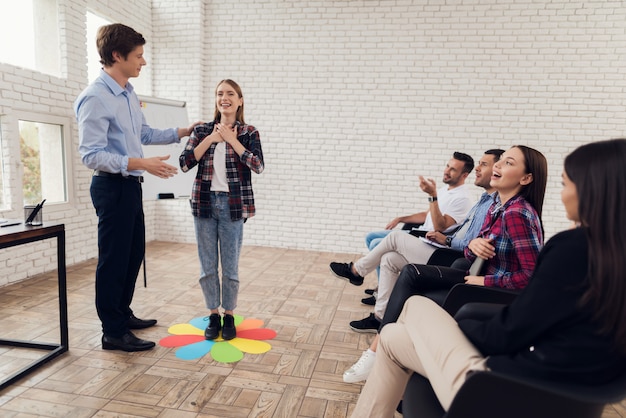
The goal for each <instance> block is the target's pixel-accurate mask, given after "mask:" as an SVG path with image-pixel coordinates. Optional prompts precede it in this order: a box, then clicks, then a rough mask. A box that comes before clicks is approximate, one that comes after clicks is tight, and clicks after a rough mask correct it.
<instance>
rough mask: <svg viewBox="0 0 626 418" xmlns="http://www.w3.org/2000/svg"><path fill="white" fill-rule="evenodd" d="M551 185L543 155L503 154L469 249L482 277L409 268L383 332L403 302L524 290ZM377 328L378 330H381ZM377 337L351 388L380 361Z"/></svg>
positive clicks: (518, 150) (350, 377)
mask: <svg viewBox="0 0 626 418" xmlns="http://www.w3.org/2000/svg"><path fill="white" fill-rule="evenodd" d="M547 180H548V164H547V161H546V158H545V157H544V155H543V154H541V153H540V152H539V151H537V150H534V149H532V148H529V147H526V146H523V145H517V146H514V147H512V148H510V149H509V150H507V151H505V152H504V154H502V156H501V157H500V160H499V161H498V162H496V163H495V164H494V166H493V174H492V176H491V183H490V184H491V186H492V187H493V188H494V189H495V190H496V191H497V192H498V193H497V197H496V201H495V202H494V203H493V205H492V207H491V208H490V211H489V213H488V214H487V217H486V218H485V222H484V224H483V226H482V228H481V231H480V233H479V234H478V237H477V238H474V239H473V240H472V241H470V243H469V245H468V246H467V247H466V248H465V258H466V260H467V267H469V265H470V264H471V263H472V262H473V261H474V260H475V259H476V258H477V257H480V258H481V259H483V260H484V263H483V265H482V268H481V270H480V271H481V273H482V274H481V275H469V274H468V271H467V270H466V269H465V268H452V267H440V266H427V265H419V264H408V265H406V266H405V267H404V268H403V269H402V272H401V273H400V276H399V277H398V281H397V282H396V284H395V286H394V288H393V291H392V292H391V296H390V297H389V303H388V304H387V310H386V311H385V316H384V317H383V320H382V322H381V326H380V329H382V327H384V326H385V325H386V324H388V323H390V322H396V320H397V319H398V317H399V316H400V312H401V311H402V308H403V306H404V302H406V300H407V299H408V298H409V297H411V296H413V295H421V294H423V293H424V292H427V291H431V290H437V289H451V288H452V287H453V286H454V285H455V284H457V283H463V282H465V283H468V284H475V285H481V286H494V287H503V288H508V289H523V288H524V287H525V286H526V285H527V284H528V280H529V279H530V276H531V274H532V272H533V269H534V268H535V263H536V262H537V256H538V255H539V251H540V250H541V248H542V247H543V227H542V225H541V209H542V207H543V199H544V194H545V190H546V183H547ZM380 329H379V331H380ZM378 341H379V335H377V336H376V338H375V339H374V341H373V342H372V345H371V346H370V348H369V349H368V350H367V351H365V352H363V354H362V356H361V358H360V359H359V361H358V362H357V363H355V364H354V365H353V366H352V367H351V368H350V369H348V370H347V371H346V372H345V373H344V381H346V382H349V383H354V382H359V381H363V380H366V379H367V376H368V375H369V372H370V370H371V369H372V367H373V365H374V360H375V358H376V349H377V346H378Z"/></svg>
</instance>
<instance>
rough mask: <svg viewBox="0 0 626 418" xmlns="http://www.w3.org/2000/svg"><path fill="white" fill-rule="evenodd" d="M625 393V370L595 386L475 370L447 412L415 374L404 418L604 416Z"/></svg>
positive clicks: (404, 408) (409, 388)
mask: <svg viewBox="0 0 626 418" xmlns="http://www.w3.org/2000/svg"><path fill="white" fill-rule="evenodd" d="M625 396H626V374H624V375H623V376H621V377H619V378H618V379H616V380H614V381H612V382H609V383H606V384H603V385H596V386H579V385H569V384H564V383H553V382H545V381H537V380H531V379H521V378H516V377H511V376H506V375H503V374H500V373H495V372H475V373H472V374H471V375H470V376H469V377H468V378H467V380H466V381H465V383H464V384H463V386H461V389H460V390H459V392H458V393H457V395H456V396H455V397H454V400H453V401H452V404H451V405H450V408H449V409H448V412H445V411H444V410H443V408H442V407H441V405H440V404H439V401H438V400H437V398H436V396H435V393H434V392H433V390H432V387H431V386H430V383H429V382H428V380H427V379H425V378H424V377H422V376H421V375H419V374H417V373H413V375H412V376H411V378H410V379H409V383H408V384H407V387H406V390H405V392H404V399H403V401H402V414H403V416H404V417H405V418H412V417H420V418H435V417H436V418H473V417H477V418H478V417H480V418H530V417H532V418H555V417H567V418H600V417H601V416H602V411H603V409H604V406H605V405H607V404H611V403H616V402H619V401H621V400H622V399H623V398H624V397H625Z"/></svg>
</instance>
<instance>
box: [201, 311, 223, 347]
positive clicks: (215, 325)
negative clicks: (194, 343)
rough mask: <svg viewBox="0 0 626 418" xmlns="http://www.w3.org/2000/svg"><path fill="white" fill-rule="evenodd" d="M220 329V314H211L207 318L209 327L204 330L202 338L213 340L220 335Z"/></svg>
mask: <svg viewBox="0 0 626 418" xmlns="http://www.w3.org/2000/svg"><path fill="white" fill-rule="evenodd" d="M221 329H222V317H221V316H220V314H216V313H214V314H211V315H210V316H209V325H207V327H206V329H205V330H204V338H205V339H207V340H214V339H216V338H217V337H218V335H220V330H221Z"/></svg>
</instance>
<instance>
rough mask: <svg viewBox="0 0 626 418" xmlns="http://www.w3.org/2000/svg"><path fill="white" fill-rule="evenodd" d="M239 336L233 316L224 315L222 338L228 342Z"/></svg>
mask: <svg viewBox="0 0 626 418" xmlns="http://www.w3.org/2000/svg"><path fill="white" fill-rule="evenodd" d="M236 336H237V329H235V318H234V317H233V316H232V315H229V314H226V315H224V326H223V327H222V338H223V339H225V340H226V341H228V340H232V339H233V338H235V337H236Z"/></svg>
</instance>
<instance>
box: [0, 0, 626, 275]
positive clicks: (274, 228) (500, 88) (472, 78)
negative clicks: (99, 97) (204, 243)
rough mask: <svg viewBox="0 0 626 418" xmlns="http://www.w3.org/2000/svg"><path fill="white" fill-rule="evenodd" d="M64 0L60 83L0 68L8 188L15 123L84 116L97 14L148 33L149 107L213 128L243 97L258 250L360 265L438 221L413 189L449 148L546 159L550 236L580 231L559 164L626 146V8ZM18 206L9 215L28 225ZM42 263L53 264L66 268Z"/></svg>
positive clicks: (85, 175)
mask: <svg viewBox="0 0 626 418" xmlns="http://www.w3.org/2000/svg"><path fill="white" fill-rule="evenodd" d="M59 3H60V16H59V20H60V22H61V37H62V41H63V47H62V48H61V50H62V53H63V60H62V61H63V63H64V64H63V67H64V76H63V77H61V78H55V77H50V76H46V75H41V74H38V73H36V72H33V71H29V70H24V69H21V68H15V67H11V66H8V65H4V64H0V72H1V77H0V88H1V94H0V115H2V116H1V123H2V126H1V128H2V136H3V155H4V158H7V160H8V164H6V162H7V161H6V160H5V179H14V178H15V176H16V174H15V173H14V172H12V170H14V168H9V169H7V167H15V160H14V158H16V157H12V156H15V155H18V154H15V153H14V151H15V146H14V145H11V144H13V143H14V142H15V132H13V131H12V130H11V127H10V122H11V117H12V112H13V111H14V109H26V110H37V111H50V112H52V113H54V114H59V115H63V116H67V115H72V111H71V103H72V101H73V100H74V98H75V97H76V95H77V94H78V93H79V92H80V90H81V89H82V88H83V87H84V86H85V83H86V76H87V75H86V67H85V64H84V48H85V44H86V43H89V45H90V46H91V47H93V42H94V40H91V39H90V40H85V39H84V37H85V24H84V21H83V20H84V13H85V11H86V10H87V8H89V10H91V11H94V12H96V13H97V14H99V15H102V16H105V17H107V18H109V19H112V20H117V21H121V22H123V23H126V24H129V25H130V26H133V27H134V28H135V29H137V30H138V31H140V32H141V33H143V35H144V36H145V37H146V39H147V40H148V44H147V45H146V55H147V56H148V64H149V65H148V67H146V70H144V71H142V77H149V78H151V79H152V94H153V95H155V96H158V97H164V98H170V99H177V100H185V101H187V103H188V111H189V117H190V119H191V120H197V119H203V120H208V119H210V118H211V117H212V115H213V106H214V104H213V90H214V88H215V84H216V83H217V82H218V81H219V80H221V79H223V78H233V79H234V80H236V81H237V82H238V83H240V85H241V86H242V88H243V91H244V96H245V101H246V120H247V121H248V122H249V123H251V124H253V125H255V126H256V127H257V128H258V129H259V131H260V133H261V139H262V142H263V147H264V153H265V161H266V171H265V172H264V173H263V174H262V175H261V176H255V178H254V182H255V194H256V199H257V213H258V215H257V216H256V217H255V218H253V219H252V220H250V221H249V222H248V223H246V226H245V244H247V245H269V246H278V247H289V248H299V249H313V250H327V251H336V252H358V253H360V252H363V251H364V245H363V237H364V235H365V233H367V232H368V231H370V230H374V229H380V228H382V227H383V226H384V225H385V224H386V223H387V222H388V221H389V220H390V219H391V218H393V217H394V216H396V215H400V214H408V213H411V212H415V211H418V210H422V209H425V208H426V202H425V198H424V195H423V193H421V192H420V191H419V190H418V188H417V187H416V177H417V176H418V175H420V174H423V175H427V176H432V177H435V178H436V179H437V180H438V181H439V182H440V179H441V172H442V169H443V165H444V163H445V161H446V160H447V159H448V158H449V156H450V155H451V153H452V152H453V151H455V150H462V151H465V152H468V153H470V154H471V155H473V156H474V157H475V158H476V159H477V158H479V157H480V155H481V154H482V151H484V150H485V149H487V148H493V147H501V148H508V147H510V146H511V145H514V144H525V145H529V146H532V147H535V148H537V149H539V150H540V151H542V152H543V153H544V154H545V155H546V157H547V158H548V160H549V163H550V180H549V186H548V193H547V198H546V201H545V205H544V224H545V229H546V232H547V234H548V235H549V236H550V235H552V234H554V233H555V232H557V231H558V230H560V229H563V228H565V227H566V226H567V224H568V223H567V221H566V220H565V217H564V211H563V210H562V208H561V204H560V200H559V188H560V173H561V164H562V159H563V157H564V155H565V154H567V153H568V152H569V151H571V150H572V149H573V148H575V147H576V146H578V145H580V144H582V143H585V142H589V141H596V140H602V139H607V138H611V137H618V136H626V133H625V132H626V118H625V115H626V112H625V111H626V109H625V107H626V69H625V67H624V65H623V63H624V62H626V5H624V2H622V1H590V2H584V3H579V2H570V1H566V0H561V1H554V0H552V1H548V0H516V1H512V0H511V1H501V0H498V1H496V0H462V1H457V2H452V3H453V4H441V3H443V2H435V1H425V0H424V1H419V2H416V1H399V0H398V1H391V0H389V1H388V0H381V1H330V0H327V1H299V2H285V1H279V0H267V1H264V2H258V1H254V0H242V1H237V2H207V1H201V0H180V1H166V0H152V1H150V0H124V1H121V0H107V1H96V0H88V1H87V0H59ZM447 3H450V2H447ZM72 120H73V115H72ZM72 132H73V138H71V142H72V145H73V148H74V151H75V150H76V147H77V143H78V139H77V137H76V127H75V126H73V129H72ZM7 150H8V151H10V152H8V151H7ZM8 154H9V155H8ZM72 161H73V163H74V165H75V167H76V170H75V173H74V184H75V188H76V190H75V193H76V195H77V198H76V201H75V202H73V205H72V209H71V210H70V211H69V212H67V213H58V214H57V213H50V211H48V212H47V213H46V214H45V216H46V220H62V221H63V222H65V223H66V227H67V231H68V232H67V234H68V238H67V246H68V248H67V257H68V264H72V263H76V262H79V261H83V260H85V259H88V258H91V257H95V256H96V254H97V248H96V238H95V233H96V231H95V224H96V220H95V215H94V211H93V208H92V207H91V202H90V198H89V171H88V170H86V169H84V168H83V167H82V165H81V164H80V160H79V158H78V155H77V152H75V154H74V158H73V160H72ZM470 180H471V181H473V176H472V177H470ZM9 184H10V186H9V192H10V195H11V196H15V193H14V190H13V189H11V187H14V186H12V185H13V183H9ZM476 193H477V194H478V191H477V190H476ZM13 199H15V197H13ZM16 207H17V208H18V209H16V211H13V212H10V213H9V212H3V213H0V216H3V217H12V216H16V214H17V215H20V216H21V204H17V205H16ZM145 212H146V218H147V225H148V239H149V240H152V239H159V240H173V241H183V242H194V241H195V238H194V234H193V222H192V219H191V216H190V215H189V207H188V203H187V201H186V200H173V201H156V202H154V201H153V202H147V203H146V207H145ZM53 218H54V219H53ZM49 245H50V246H52V244H49ZM31 252H32V253H36V254H38V253H39V249H37V250H36V251H35V250H31ZM27 254H28V253H24V251H23V250H21V249H20V250H17V249H13V250H3V251H0V268H1V269H2V271H3V272H5V271H6V273H3V274H2V275H1V276H0V284H2V283H6V282H8V281H13V280H18V279H21V278H23V277H26V274H35V273H36V272H38V271H35V270H38V269H39V268H41V267H39V265H40V264H41V262H40V261H39V262H38V265H37V266H34V265H33V267H32V270H28V271H19V270H18V267H17V266H18V265H19V263H18V264H12V263H10V260H12V259H14V258H15V257H25V256H26V255H27ZM45 259H47V260H48V262H47V263H45V262H44V263H43V264H47V268H49V269H52V268H54V267H55V265H56V264H55V261H54V255H53V254H52V255H50V256H48V257H46V258H45ZM44 268H45V267H44Z"/></svg>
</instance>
